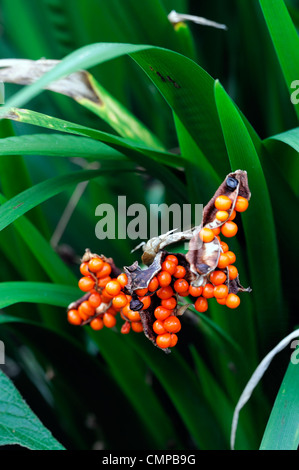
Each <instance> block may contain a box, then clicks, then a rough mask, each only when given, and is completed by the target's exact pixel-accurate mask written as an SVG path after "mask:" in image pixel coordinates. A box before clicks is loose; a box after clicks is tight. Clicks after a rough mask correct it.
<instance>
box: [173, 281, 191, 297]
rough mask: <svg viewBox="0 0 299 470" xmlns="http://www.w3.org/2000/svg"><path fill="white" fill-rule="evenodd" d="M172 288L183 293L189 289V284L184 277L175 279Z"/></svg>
mask: <svg viewBox="0 0 299 470" xmlns="http://www.w3.org/2000/svg"><path fill="white" fill-rule="evenodd" d="M173 288H174V290H175V291H176V292H177V293H178V294H181V293H185V292H186V291H188V289H189V284H188V282H187V281H186V279H177V280H176V281H175V282H174V284H173Z"/></svg>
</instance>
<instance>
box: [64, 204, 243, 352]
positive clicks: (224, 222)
mask: <svg viewBox="0 0 299 470" xmlns="http://www.w3.org/2000/svg"><path fill="white" fill-rule="evenodd" d="M232 204H233V202H232V200H231V199H230V198H229V197H227V196H225V195H221V196H218V197H217V198H216V199H215V203H214V206H215V207H214V211H215V218H214V221H215V220H216V221H218V222H219V224H216V225H218V227H217V228H209V224H207V225H206V226H205V227H204V228H202V229H201V231H200V232H199V237H200V238H201V240H202V241H203V242H204V243H210V242H213V241H214V239H215V237H216V238H217V239H218V240H219V244H220V247H221V253H220V256H219V258H218V265H217V268H216V269H215V270H214V271H212V272H211V273H210V274H209V275H208V277H207V283H206V284H205V285H202V286H199V287H195V286H192V284H191V283H190V282H188V279H189V280H190V271H189V269H188V267H189V264H188V263H187V261H186V259H185V257H184V255H179V254H177V255H175V254H169V253H168V254H165V255H164V256H163V257H162V260H163V261H162V264H161V270H160V271H159V272H158V273H157V274H156V275H155V276H154V277H152V278H151V279H150V281H149V282H148V284H147V287H145V288H143V289H140V288H139V289H138V288H137V289H135V290H128V289H127V287H126V286H128V276H127V274H126V273H120V271H118V272H117V274H115V271H114V270H113V269H112V267H111V264H109V262H107V259H106V260H105V257H100V256H98V255H91V254H90V256H89V257H88V260H87V261H85V260H84V258H83V260H84V261H83V262H82V263H81V265H80V272H81V274H82V277H81V279H80V280H79V288H80V289H81V290H82V291H83V292H85V293H86V294H85V295H84V296H83V297H82V298H81V299H79V300H78V301H77V302H74V303H73V304H71V306H70V307H69V309H68V313H67V316H68V321H69V322H70V323H71V324H73V325H85V324H89V325H90V327H91V328H92V329H94V330H101V329H102V328H103V327H104V326H105V327H107V328H112V327H114V326H115V325H116V322H117V320H116V315H117V314H118V313H120V316H121V318H122V319H123V320H124V323H123V325H122V327H121V333H123V334H128V333H129V332H130V330H131V329H132V330H133V331H135V332H137V333H140V332H142V331H144V332H145V333H146V327H144V324H143V321H142V320H144V317H143V318H142V311H147V312H150V315H151V329H152V331H153V332H154V334H155V335H156V337H155V341H154V342H155V344H156V345H157V346H158V347H159V348H161V349H167V348H172V347H174V346H175V345H176V344H177V341H178V336H177V333H178V332H179V331H180V330H181V322H180V320H179V318H178V315H179V311H180V309H178V307H177V302H178V298H179V297H187V296H190V297H193V299H194V300H193V302H194V307H195V309H196V310H197V311H198V312H205V311H206V310H207V309H208V299H210V298H216V300H217V302H218V303H219V304H222V305H226V306H227V307H229V308H236V307H238V306H239V304H240V298H239V297H238V296H237V295H236V294H234V293H233V292H229V281H233V280H235V279H237V278H238V270H237V268H236V267H235V266H234V263H235V261H236V256H235V254H234V253H233V252H232V251H230V250H229V247H228V245H227V243H225V242H224V241H222V240H221V239H220V235H221V234H222V235H224V236H225V237H228V238H230V237H233V236H234V235H236V233H237V231H238V227H237V225H236V223H235V222H234V221H233V220H234V219H235V217H236V214H237V212H244V211H245V210H246V209H247V207H248V201H247V199H246V198H244V197H241V196H238V197H237V199H236V202H235V205H234V207H233V210H232ZM228 211H229V212H228ZM213 226H214V227H215V223H213V225H212V227H213ZM130 294H132V295H130ZM195 299H196V300H195Z"/></svg>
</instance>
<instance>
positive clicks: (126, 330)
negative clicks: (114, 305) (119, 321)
mask: <svg viewBox="0 0 299 470" xmlns="http://www.w3.org/2000/svg"><path fill="white" fill-rule="evenodd" d="M130 330H131V323H130V322H129V321H125V323H124V324H123V325H122V327H121V330H120V332H121V333H122V334H123V335H127V334H128V333H130Z"/></svg>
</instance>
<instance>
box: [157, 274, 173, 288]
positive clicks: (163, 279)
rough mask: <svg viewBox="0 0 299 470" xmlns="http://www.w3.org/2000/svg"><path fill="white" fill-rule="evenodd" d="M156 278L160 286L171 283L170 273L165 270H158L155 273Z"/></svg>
mask: <svg viewBox="0 0 299 470" xmlns="http://www.w3.org/2000/svg"><path fill="white" fill-rule="evenodd" d="M157 279H158V281H159V284H160V286H161V287H166V286H169V284H170V283H171V274H169V273H168V272H167V271H160V272H159V274H158V275H157Z"/></svg>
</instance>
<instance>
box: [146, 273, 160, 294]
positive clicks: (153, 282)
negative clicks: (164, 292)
mask: <svg viewBox="0 0 299 470" xmlns="http://www.w3.org/2000/svg"><path fill="white" fill-rule="evenodd" d="M158 287H159V281H158V279H157V277H156V276H155V277H153V279H152V280H151V281H150V283H149V285H148V290H149V291H150V292H155V290H157V289H158Z"/></svg>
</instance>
